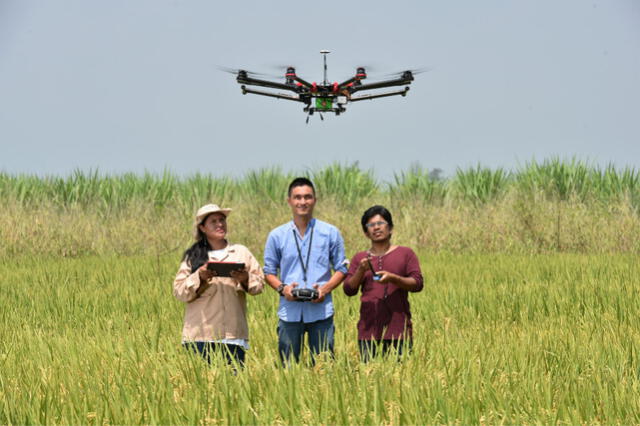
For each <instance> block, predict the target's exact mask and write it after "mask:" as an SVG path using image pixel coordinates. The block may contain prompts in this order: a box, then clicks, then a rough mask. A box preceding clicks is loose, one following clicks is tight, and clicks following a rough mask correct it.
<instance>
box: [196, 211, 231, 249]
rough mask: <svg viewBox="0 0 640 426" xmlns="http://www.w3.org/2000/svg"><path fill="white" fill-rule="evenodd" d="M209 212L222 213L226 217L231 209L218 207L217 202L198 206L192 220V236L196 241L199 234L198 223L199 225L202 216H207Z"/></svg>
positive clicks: (202, 218)
mask: <svg viewBox="0 0 640 426" xmlns="http://www.w3.org/2000/svg"><path fill="white" fill-rule="evenodd" d="M211 213H222V214H223V215H225V217H227V216H229V213H231V209H223V208H220V207H218V205H217V204H207V205H204V206H202V207H200V208H199V209H198V211H197V212H196V218H195V220H194V222H193V238H194V239H195V240H196V241H198V240H199V239H200V235H199V234H198V225H201V224H202V221H203V220H204V218H205V217H207V216H209V215H210V214H211Z"/></svg>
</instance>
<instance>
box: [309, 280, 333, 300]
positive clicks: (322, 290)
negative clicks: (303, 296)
mask: <svg viewBox="0 0 640 426" xmlns="http://www.w3.org/2000/svg"><path fill="white" fill-rule="evenodd" d="M313 288H315V289H316V291H317V292H318V298H317V299H314V300H312V301H311V302H312V303H322V302H324V298H325V296H326V295H327V294H329V292H328V291H327V290H325V287H324V286H323V285H322V286H321V285H319V284H314V285H313Z"/></svg>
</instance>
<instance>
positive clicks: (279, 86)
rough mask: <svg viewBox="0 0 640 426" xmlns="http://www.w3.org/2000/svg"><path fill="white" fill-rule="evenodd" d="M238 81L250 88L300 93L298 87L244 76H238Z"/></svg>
mask: <svg viewBox="0 0 640 426" xmlns="http://www.w3.org/2000/svg"><path fill="white" fill-rule="evenodd" d="M236 81H237V82H238V83H240V84H247V85H250V86H261V87H269V88H271V89H280V90H290V91H293V92H297V91H298V88H297V87H296V86H291V85H289V84H285V83H278V82H276V81H268V80H260V79H257V78H251V77H248V76H243V75H238V78H237V79H236Z"/></svg>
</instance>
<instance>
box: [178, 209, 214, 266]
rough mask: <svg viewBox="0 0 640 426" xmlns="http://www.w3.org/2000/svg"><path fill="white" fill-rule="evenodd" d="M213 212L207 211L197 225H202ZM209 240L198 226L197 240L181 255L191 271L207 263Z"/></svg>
mask: <svg viewBox="0 0 640 426" xmlns="http://www.w3.org/2000/svg"><path fill="white" fill-rule="evenodd" d="M212 214H213V213H209V214H208V215H206V216H205V217H204V219H202V222H200V223H199V224H198V225H202V224H203V223H204V222H205V221H206V220H207V218H208V217H209V216H211V215H212ZM210 249H211V247H209V241H208V240H207V236H206V235H204V233H203V232H202V231H201V230H200V227H198V241H196V242H195V243H193V244H192V245H191V247H189V248H188V249H186V250H185V252H184V255H183V256H182V260H186V261H187V263H188V264H189V265H190V266H191V273H194V272H195V271H196V270H197V269H198V268H200V267H201V266H202V265H204V264H205V263H207V261H208V260H209V250H210Z"/></svg>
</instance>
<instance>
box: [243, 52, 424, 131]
mask: <svg viewBox="0 0 640 426" xmlns="http://www.w3.org/2000/svg"><path fill="white" fill-rule="evenodd" d="M320 53H321V54H323V55H324V82H323V83H322V84H318V83H315V82H313V83H309V82H307V81H305V80H303V79H302V78H300V77H299V76H298V75H297V74H296V70H295V68H294V67H292V66H289V67H287V70H286V72H285V74H284V78H285V81H284V83H280V82H275V81H269V80H263V79H257V78H254V77H253V76H252V75H251V74H252V73H251V72H249V71H246V70H242V69H241V70H237V78H236V81H237V82H238V83H239V84H240V88H241V90H242V94H243V95H246V94H247V93H252V94H255V95H262V96H269V97H273V98H277V99H286V100H290V101H295V102H302V103H303V104H305V107H304V109H303V111H304V112H306V113H307V114H308V116H307V122H308V120H309V115H313V114H314V113H315V112H318V113H320V117H322V113H329V112H333V113H335V115H340V114H341V113H343V112H345V111H346V105H347V104H348V103H349V102H357V101H363V100H370V99H376V98H383V97H387V96H395V95H400V96H406V94H407V92H408V91H409V86H408V85H409V84H411V82H412V81H413V79H414V77H413V74H414V71H411V70H407V71H403V72H401V73H399V74H398V75H397V76H396V77H395V78H393V79H390V80H383V81H377V82H374V83H370V84H363V83H362V80H364V79H366V78H367V73H366V70H365V68H364V67H358V68H357V69H356V73H355V75H354V76H353V77H351V78H349V79H347V80H345V81H344V82H342V83H338V82H334V83H329V82H327V53H329V51H328V50H322V51H320ZM247 86H260V87H267V88H270V89H279V90H286V91H288V92H291V93H274V92H268V91H263V90H256V89H253V88H249V87H247ZM394 86H405V87H404V88H403V89H402V90H395V91H391V92H384V93H367V94H358V95H355V96H354V94H356V93H358V92H362V91H365V90H375V89H382V88H386V87H394Z"/></svg>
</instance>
